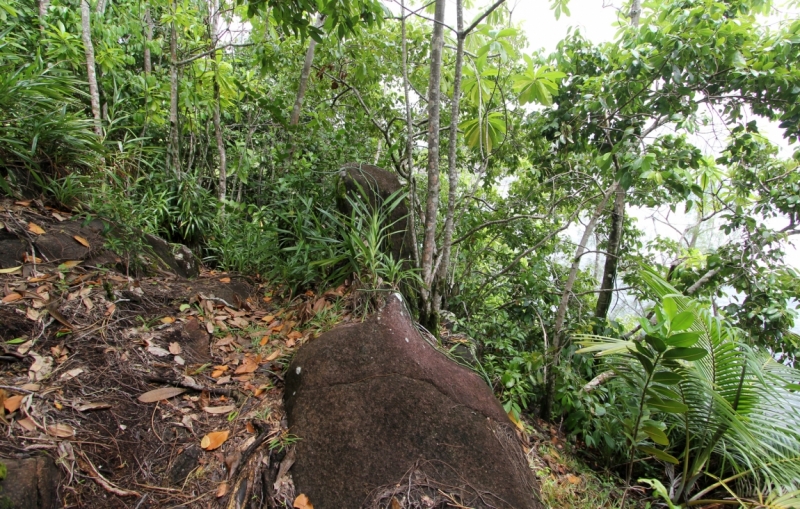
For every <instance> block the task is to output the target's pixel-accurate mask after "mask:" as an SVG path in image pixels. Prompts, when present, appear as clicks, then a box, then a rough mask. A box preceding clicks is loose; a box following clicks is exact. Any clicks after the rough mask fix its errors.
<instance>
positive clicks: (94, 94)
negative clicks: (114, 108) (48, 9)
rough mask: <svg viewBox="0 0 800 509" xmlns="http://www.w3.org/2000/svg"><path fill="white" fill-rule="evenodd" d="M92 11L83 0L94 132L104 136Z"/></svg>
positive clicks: (84, 45) (82, 14)
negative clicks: (93, 40) (95, 61)
mask: <svg viewBox="0 0 800 509" xmlns="http://www.w3.org/2000/svg"><path fill="white" fill-rule="evenodd" d="M91 18H92V11H91V9H90V8H89V2H88V0H81V32H82V34H81V37H82V39H83V49H84V51H85V53H86V74H87V75H88V81H89V99H90V101H91V103H92V117H94V132H95V134H97V136H99V137H102V136H103V127H102V124H101V122H100V118H101V116H100V91H99V90H98V88H97V75H96V74H95V64H94V45H93V44H92V21H91Z"/></svg>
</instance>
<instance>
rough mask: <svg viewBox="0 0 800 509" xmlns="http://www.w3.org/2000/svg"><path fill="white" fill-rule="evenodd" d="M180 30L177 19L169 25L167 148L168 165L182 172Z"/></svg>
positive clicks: (174, 4) (174, 6)
mask: <svg viewBox="0 0 800 509" xmlns="http://www.w3.org/2000/svg"><path fill="white" fill-rule="evenodd" d="M176 2H177V0H173V2H172V10H173V14H174V12H175V11H176V10H177V5H176ZM178 128H179V126H178V31H177V30H176V28H175V21H173V22H172V23H170V27H169V147H168V148H167V167H170V168H172V169H174V170H175V172H176V173H178V174H179V173H180V170H181V161H180V146H179V142H180V137H179V133H178Z"/></svg>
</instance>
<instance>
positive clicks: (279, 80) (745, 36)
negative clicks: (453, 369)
mask: <svg viewBox="0 0 800 509" xmlns="http://www.w3.org/2000/svg"><path fill="white" fill-rule="evenodd" d="M511 3H512V2H504V1H503V0H498V1H496V2H494V3H493V4H491V5H483V4H482V3H481V2H477V1H475V0H455V1H454V2H445V0H432V1H430V2H427V3H425V4H421V3H419V2H411V0H409V1H408V2H404V1H403V0H392V1H389V0H384V1H383V3H382V2H381V1H379V0H238V1H237V2H236V3H233V2H229V1H228V0H145V1H140V0H38V3H35V2H33V0H0V187H1V188H2V191H1V192H3V193H4V194H7V195H10V196H14V197H18V198H23V197H28V198H31V197H39V196H42V197H44V199H46V200H47V201H49V202H50V203H51V204H54V205H58V206H62V207H69V208H72V209H73V210H77V211H80V212H81V213H82V214H84V215H85V216H86V217H87V218H91V217H98V216H99V217H104V218H108V219H110V220H112V221H114V222H115V224H117V225H119V228H121V229H122V230H126V231H129V232H142V231H143V232H149V233H154V234H158V235H161V236H163V237H165V238H167V239H169V240H170V241H172V242H175V243H183V244H186V245H188V246H190V247H191V248H192V249H193V250H194V251H195V252H196V253H197V254H198V255H200V256H201V257H202V258H203V259H204V261H205V263H207V264H208V265H210V266H213V267H218V268H220V269H225V270H235V271H241V272H247V273H252V274H256V273H257V274H259V275H261V276H262V277H264V278H266V279H268V280H269V281H272V282H274V283H276V284H279V285H281V287H282V288H283V289H284V291H285V292H286V293H287V294H293V293H297V292H302V291H305V290H306V289H309V288H325V287H328V286H329V285H333V284H338V283H340V282H341V281H342V280H344V279H345V278H349V279H350V280H351V281H353V282H354V284H357V285H359V287H360V288H361V289H363V290H364V291H377V290H386V289H393V290H399V291H402V292H404V293H405V294H406V295H407V297H408V298H409V300H410V301H413V302H415V303H416V304H417V309H416V311H417V313H418V319H419V321H420V323H421V324H422V325H424V326H425V327H426V328H428V329H429V330H431V331H433V332H435V333H436V332H438V330H439V327H440V326H441V325H442V324H443V323H444V322H446V323H447V325H448V327H450V328H451V329H453V331H454V332H457V333H464V334H465V335H466V336H468V337H469V338H472V341H473V346H474V347H475V349H476V350H477V352H478V354H479V357H480V359H481V363H480V371H481V374H482V376H484V378H485V379H486V380H487V382H488V383H490V384H491V385H492V387H493V388H494V389H495V391H496V393H497V394H498V397H499V398H500V399H501V401H503V402H504V405H505V407H506V410H508V411H509V412H511V414H512V415H516V416H518V415H521V414H530V415H536V416H539V417H541V418H543V419H546V420H549V421H551V422H554V423H558V424H559V425H560V426H562V427H563V429H564V430H566V431H567V432H568V433H569V434H570V435H571V436H572V437H573V438H574V440H575V441H576V443H579V444H581V447H583V448H584V449H585V451H586V454H587V455H590V456H593V457H594V458H596V459H598V460H599V461H601V462H602V464H605V465H608V466H609V468H610V469H611V470H613V471H614V472H616V473H617V474H618V475H620V476H621V477H622V478H623V479H624V480H625V481H626V482H628V483H637V482H639V480H640V479H642V481H641V482H640V484H641V483H646V484H648V485H649V486H652V487H653V488H654V489H655V490H656V492H657V493H659V494H660V495H661V497H662V499H663V502H664V503H665V504H668V505H669V507H688V506H703V505H710V504H713V503H719V504H723V505H739V504H741V505H746V506H753V507H798V506H800V395H799V394H798V391H800V373H798V371H797V369H796V368H795V363H796V358H797V356H798V354H800V338H798V335H797V333H796V332H792V329H793V328H794V327H795V320H796V318H797V313H796V310H795V307H796V304H797V298H798V295H800V275H799V274H798V272H797V262H798V261H797V260H791V259H790V256H787V249H790V248H791V245H790V244H791V241H792V238H793V236H794V235H797V234H798V233H800V170H798V162H799V161H800V149H798V145H797V137H798V135H800V21H798V20H797V19H793V17H792V16H791V15H787V14H786V13H787V12H788V13H791V12H792V11H791V9H792V8H794V7H796V6H794V5H778V4H772V3H770V2H765V1H762V0H666V1H652V2H648V1H646V2H641V3H640V1H639V0H632V1H631V2H626V4H625V5H624V6H621V9H620V15H619V20H620V21H619V29H618V33H617V36H616V39H615V41H614V42H613V43H604V44H594V43H592V42H590V41H589V40H588V39H586V38H585V37H584V36H583V35H582V33H581V31H580V30H577V29H573V30H571V31H570V32H569V34H568V35H567V37H566V38H564V39H563V40H562V41H560V42H559V43H558V47H557V50H556V51H555V52H553V53H552V54H547V53H545V52H544V51H543V50H537V49H536V48H531V47H529V45H528V43H527V41H526V37H525V33H524V31H523V30H522V29H521V28H520V26H519V25H518V20H515V19H514V16H513V10H512V7H513V5H510V4H511ZM541 3H542V6H541V18H542V21H541V23H547V22H548V20H550V19H552V17H553V16H554V15H555V16H562V15H567V14H569V8H570V6H569V4H568V3H567V2H566V0H553V2H552V3H551V4H550V5H547V4H546V3H544V2H541ZM445 7H447V11H450V10H452V11H453V12H446V9H445ZM787 9H788V10H787ZM552 11H554V12H552ZM768 124H769V125H773V126H777V128H778V129H779V131H780V132H781V134H782V135H783V137H784V139H783V140H772V139H769V137H767V136H765V135H764V134H762V133H761V132H760V127H759V126H764V125H768ZM709 133H712V134H709ZM709 137H713V138H714V140H715V142H716V148H714V149H713V150H709V149H708V147H706V146H704V144H703V140H704V139H708V138H709ZM787 147H788V148H787ZM352 161H356V162H367V163H371V164H372V163H374V164H376V165H378V166H381V167H383V168H387V169H390V170H392V171H393V172H395V173H396V174H397V175H398V177H399V178H400V180H401V182H402V183H403V184H404V186H405V190H406V194H405V195H404V196H405V199H406V200H407V201H408V203H409V204H410V205H409V209H410V210H411V213H410V224H411V230H412V231H411V233H412V238H413V246H412V248H413V249H412V251H413V257H412V259H411V260H405V261H403V260H394V259H392V258H391V257H389V256H387V255H385V254H382V251H381V250H380V249H379V247H380V243H381V241H382V239H385V237H386V234H387V232H388V228H394V227H396V226H389V227H387V226H386V225H385V223H382V222H381V221H380V220H376V217H377V219H380V217H378V216H381V214H385V211H383V212H371V211H370V210H368V209H366V208H362V209H359V208H358V207H356V213H355V214H354V215H352V216H350V217H344V216H341V215H339V213H338V212H337V210H336V196H335V194H336V192H335V177H336V174H337V173H338V171H339V169H340V168H341V166H342V165H343V164H344V163H347V162H352ZM359 211H360V212H359ZM642 211H662V215H661V216H659V217H662V218H665V219H664V222H665V223H668V224H669V227H670V228H671V229H672V230H673V231H674V235H670V236H664V235H661V236H659V235H652V234H650V233H648V226H647V224H646V223H647V221H642V220H638V221H637V217H638V218H643V217H645V216H646V215H647V214H648V213H647V212H642ZM670 214H672V215H670ZM673 217H680V218H681V219H680V220H674V221H673V220H672V219H670V218H673ZM136 239H137V237H136V235H120V236H119V237H118V238H114V240H110V241H109V242H110V243H111V246H110V247H112V248H114V249H116V250H118V251H119V252H121V253H125V252H135V250H136V249H137V242H138V241H137V240H136ZM710 239H712V240H713V239H716V241H712V240H710ZM790 252H791V251H790ZM132 262H135V260H132ZM795 330H797V329H795Z"/></svg>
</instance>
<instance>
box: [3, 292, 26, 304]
mask: <svg viewBox="0 0 800 509" xmlns="http://www.w3.org/2000/svg"><path fill="white" fill-rule="evenodd" d="M21 298H22V295H20V294H18V293H17V292H11V293H9V294H8V295H6V296H5V297H3V304H10V303H11V302H16V301H18V300H20V299H21Z"/></svg>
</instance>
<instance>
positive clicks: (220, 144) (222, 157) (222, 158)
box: [209, 0, 228, 201]
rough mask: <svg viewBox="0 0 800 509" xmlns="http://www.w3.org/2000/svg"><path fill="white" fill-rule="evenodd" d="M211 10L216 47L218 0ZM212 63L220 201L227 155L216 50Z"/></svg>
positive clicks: (225, 186) (211, 4)
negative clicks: (223, 132) (220, 107)
mask: <svg viewBox="0 0 800 509" xmlns="http://www.w3.org/2000/svg"><path fill="white" fill-rule="evenodd" d="M209 4H210V7H211V12H210V13H209V21H210V24H211V47H212V48H216V47H217V45H218V43H219V10H220V6H219V3H218V0H211V1H210V2H209ZM211 60H212V62H213V63H212V65H213V66H214V136H215V138H216V139H217V153H218V154H219V187H218V189H217V191H218V193H219V199H220V201H222V200H224V199H225V195H226V194H227V184H228V183H227V179H228V155H227V152H226V151H225V140H224V139H223V137H222V123H221V122H220V114H219V105H220V96H219V65H218V64H217V52H216V51H214V52H212V53H211Z"/></svg>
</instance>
